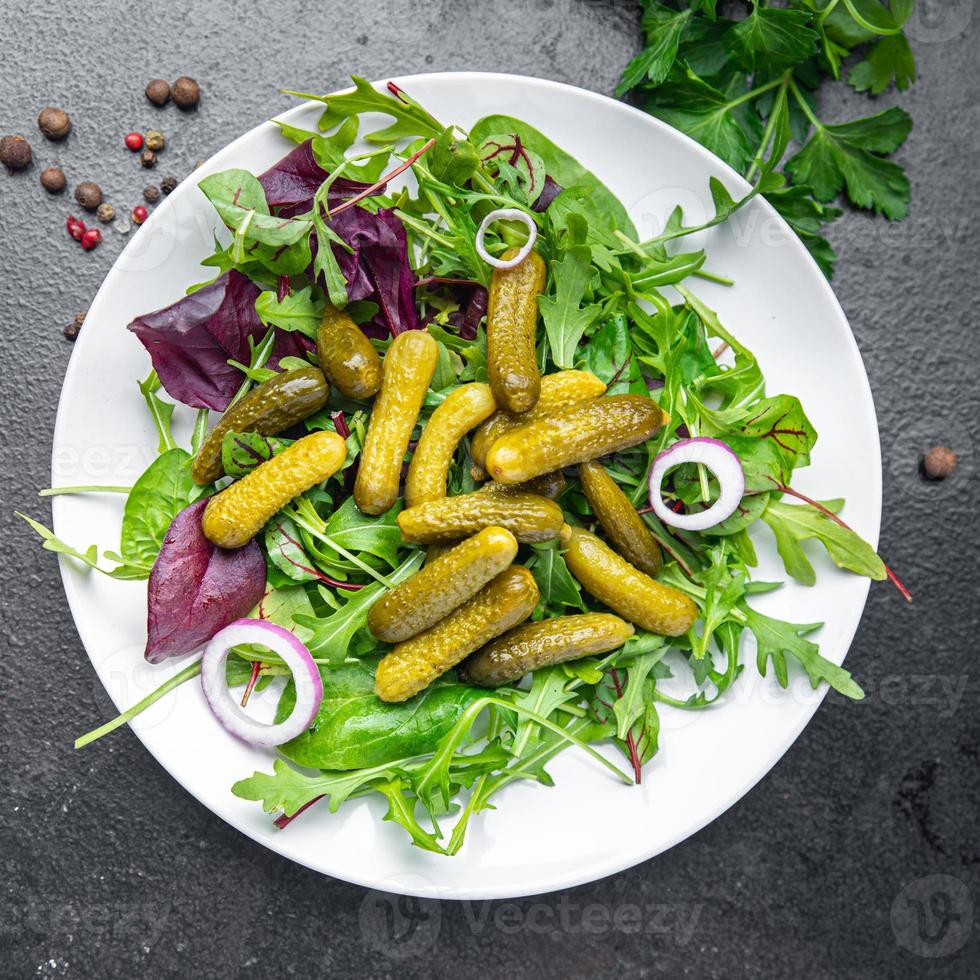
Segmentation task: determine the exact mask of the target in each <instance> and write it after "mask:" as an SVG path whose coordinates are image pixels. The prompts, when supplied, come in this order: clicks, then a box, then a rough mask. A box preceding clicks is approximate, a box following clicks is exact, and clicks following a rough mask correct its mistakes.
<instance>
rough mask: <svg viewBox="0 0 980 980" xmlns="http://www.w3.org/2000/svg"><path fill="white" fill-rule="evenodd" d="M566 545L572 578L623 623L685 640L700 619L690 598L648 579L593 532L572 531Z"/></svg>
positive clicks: (574, 528)
mask: <svg viewBox="0 0 980 980" xmlns="http://www.w3.org/2000/svg"><path fill="white" fill-rule="evenodd" d="M562 543H563V545H564V549H565V550H564V556H565V564H566V565H567V566H568V570H569V571H570V572H571V573H572V575H574V576H575V578H576V579H578V581H579V582H580V583H581V585H582V586H583V588H584V589H585V590H586V592H588V593H590V594H591V595H593V596H595V598H596V599H598V600H599V601H600V602H602V603H604V604H605V605H607V606H609V608H610V609H612V610H613V611H614V612H617V613H619V615H620V616H622V617H623V619H626V620H628V621H629V622H631V623H635V624H636V625H637V626H641V627H642V628H643V629H645V630H650V631H651V632H653V633H661V634H663V635H664V636H681V635H682V634H684V633H686V632H687V631H688V630H689V629H690V628H691V626H692V625H693V623H694V620H695V619H697V615H698V609H697V606H695V605H694V601H693V600H692V599H691V598H690V597H689V596H686V595H685V594H684V593H683V592H681V591H680V590H678V589H675V588H672V587H671V586H669V585H661V584H660V583H659V582H655V581H654V580H653V579H652V578H650V576H649V575H644V573H643V572H641V571H640V570H639V569H637V568H634V567H633V566H632V565H631V564H630V563H629V562H628V561H626V559H625V558H622V557H620V556H619V555H617V554H616V552H615V551H613V550H612V548H610V547H609V546H608V545H607V544H606V543H605V542H604V541H601V540H600V539H599V538H597V537H596V536H595V535H594V534H592V533H591V532H589V531H586V530H583V529H582V528H580V527H573V528H569V529H568V530H567V531H565V532H563V534H562Z"/></svg>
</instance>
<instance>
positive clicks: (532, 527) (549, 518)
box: [398, 490, 565, 544]
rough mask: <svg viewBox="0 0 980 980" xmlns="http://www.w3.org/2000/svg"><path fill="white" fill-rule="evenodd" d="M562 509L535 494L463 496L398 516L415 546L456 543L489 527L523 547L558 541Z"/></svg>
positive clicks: (406, 536)
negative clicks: (503, 531)
mask: <svg viewBox="0 0 980 980" xmlns="http://www.w3.org/2000/svg"><path fill="white" fill-rule="evenodd" d="M564 520H565V519H564V516H563V515H562V511H561V507H559V506H558V504H556V503H555V502H554V501H553V500H548V499H547V498H546V497H539V496H538V495H537V494H533V493H513V494H497V493H483V492H482V491H480V490H477V491H474V492H473V493H461V494H459V495H458V496H455V497H443V498H442V499H441V500H430V501H428V502H427V503H424V504H418V505H417V506H415V507H409V508H407V509H406V510H403V511H402V512H401V513H400V514H399V515H398V526H399V528H401V532H402V537H403V538H404V539H405V540H406V541H408V542H409V543H411V544H433V543H439V542H443V541H456V540H458V539H459V538H465V537H468V536H469V535H471V534H475V533H476V532H477V531H480V530H482V529H483V528H485V527H491V526H496V527H503V528H506V529H507V530H508V531H510V532H511V534H513V535H514V537H515V538H517V540H518V541H520V542H521V543H522V544H529V543H533V542H536V541H549V540H551V539H552V538H557V537H558V534H559V532H560V531H561V528H562V525H563V523H564Z"/></svg>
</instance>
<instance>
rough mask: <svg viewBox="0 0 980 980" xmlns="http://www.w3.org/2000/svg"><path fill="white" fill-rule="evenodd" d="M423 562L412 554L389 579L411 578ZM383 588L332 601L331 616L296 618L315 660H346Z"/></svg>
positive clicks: (373, 587)
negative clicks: (306, 634)
mask: <svg viewBox="0 0 980 980" xmlns="http://www.w3.org/2000/svg"><path fill="white" fill-rule="evenodd" d="M424 561H425V552H423V551H414V552H412V554H411V555H410V556H409V557H408V558H406V559H405V561H403V562H402V563H401V565H399V566H398V568H396V569H395V571H393V572H392V573H391V575H389V576H388V581H390V582H391V584H392V585H398V583H399V582H403V581H404V580H405V579H407V578H409V577H410V576H412V575H414V574H415V572H417V571H418V570H419V568H421V566H422V563H423V562H424ZM383 592H384V586H383V585H381V584H380V583H375V584H372V585H368V586H366V587H365V588H363V589H361V590H360V591H359V592H354V593H352V594H351V595H350V596H349V597H348V598H347V599H346V601H344V602H341V601H340V600H339V599H336V598H335V599H334V600H333V605H334V608H335V610H336V611H335V612H334V613H333V614H332V615H330V616H325V617H317V616H297V617H296V622H297V623H299V624H300V625H301V626H306V627H307V628H308V629H310V630H311V631H312V636H311V638H310V642H309V643H308V644H307V647H308V648H309V651H310V653H312V654H313V656H314V657H323V658H324V659H326V661H327V662H328V663H329V664H331V665H336V664H341V663H343V662H344V660H345V659H346V657H347V653H348V650H349V649H350V645H351V642H352V641H353V639H354V637H355V635H356V634H357V633H358V632H360V631H361V630H363V629H366V627H367V615H368V611H369V610H370V609H371V606H373V605H374V603H375V602H377V600H378V599H379V598H380V597H381V595H382V593H383Z"/></svg>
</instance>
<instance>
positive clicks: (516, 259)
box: [474, 208, 538, 269]
mask: <svg viewBox="0 0 980 980" xmlns="http://www.w3.org/2000/svg"><path fill="white" fill-rule="evenodd" d="M495 221H522V222H524V224H525V225H526V226H527V241H526V242H525V243H524V244H523V245H522V246H521V250H520V251H519V252H518V253H517V254H516V255H515V256H513V257H512V258H509V259H498V258H495V257H494V256H492V255H491V254H490V253H489V252H488V251H487V249H486V246H485V245H484V244H483V237H484V235H486V233H487V229H488V228H489V227H490V226H491V225H492V224H493V223H494V222H495ZM537 237H538V226H537V225H536V224H535V223H534V218H532V217H531V216H530V215H529V214H526V213H525V212H524V211H521V210H519V209H518V208H497V210H496V211H491V212H490V213H489V214H488V215H487V216H486V217H485V218H484V219H483V220H482V221H481V222H480V227H479V228H477V230H476V241H475V242H474V244H475V246H476V251H477V254H478V255H479V256H480V258H481V259H483V261H484V262H486V263H488V264H489V265H492V266H493V267H494V268H495V269H513V268H514V266H515V265H520V264H521V263H522V262H523V261H524V260H525V259H526V258H527V257H528V254H529V253H530V251H531V249H532V248H533V247H534V243H535V241H536V240H537Z"/></svg>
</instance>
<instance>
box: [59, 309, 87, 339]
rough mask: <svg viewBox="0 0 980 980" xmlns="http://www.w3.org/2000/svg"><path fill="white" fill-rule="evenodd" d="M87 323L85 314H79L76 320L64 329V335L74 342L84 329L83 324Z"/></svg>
mask: <svg viewBox="0 0 980 980" xmlns="http://www.w3.org/2000/svg"><path fill="white" fill-rule="evenodd" d="M84 322H85V314H84V313H77V314H76V315H75V319H74V320H72V321H71V323H69V324H68V326H67V327H65V329H64V334H65V336H66V337H67V338H68V339H69V340H74V339H75V338H76V337H77V336H78V334H79V332H80V331H81V329H82V324H83V323H84Z"/></svg>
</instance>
